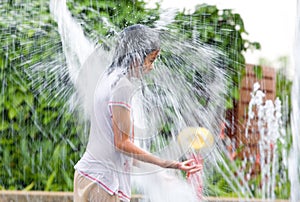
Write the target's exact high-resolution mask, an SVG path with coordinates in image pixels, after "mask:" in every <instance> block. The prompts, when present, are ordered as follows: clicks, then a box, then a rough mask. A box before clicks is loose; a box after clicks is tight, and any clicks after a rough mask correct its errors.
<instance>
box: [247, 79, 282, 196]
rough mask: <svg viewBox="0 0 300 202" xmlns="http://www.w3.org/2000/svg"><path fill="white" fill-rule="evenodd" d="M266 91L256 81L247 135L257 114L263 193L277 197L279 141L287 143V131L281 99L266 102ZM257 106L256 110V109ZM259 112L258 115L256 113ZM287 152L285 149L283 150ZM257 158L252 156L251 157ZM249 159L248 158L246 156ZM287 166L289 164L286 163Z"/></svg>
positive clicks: (250, 105) (249, 112)
mask: <svg viewBox="0 0 300 202" xmlns="http://www.w3.org/2000/svg"><path fill="white" fill-rule="evenodd" d="M264 97H265V93H263V92H262V91H261V90H260V85H259V83H255V84H254V87H253V92H252V93H251V100H250V103H249V111H248V121H247V128H246V137H247V136H248V131H249V127H250V126H251V121H252V120H254V119H255V118H256V116H257V119H258V121H257V128H258V131H259V142H258V145H259V154H260V157H259V158H260V170H261V173H260V175H261V181H262V187H261V195H262V198H263V199H272V200H274V199H275V185H276V179H275V178H276V174H277V173H278V172H279V160H278V158H279V157H278V153H279V151H278V148H277V145H278V141H282V144H286V143H285V138H284V137H285V131H284V128H283V126H282V121H281V117H282V114H281V101H280V100H279V99H278V98H277V99H276V100H275V102H274V103H273V102H272V101H271V100H266V101H265V102H264ZM254 108H256V111H255V110H254ZM256 114H257V115H256ZM283 152H285V151H283ZM251 158H255V157H254V156H250V157H249V159H251ZM246 160H247V158H246ZM285 166H287V165H285Z"/></svg>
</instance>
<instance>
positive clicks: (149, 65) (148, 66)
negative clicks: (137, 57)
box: [143, 50, 159, 74]
mask: <svg viewBox="0 0 300 202" xmlns="http://www.w3.org/2000/svg"><path fill="white" fill-rule="evenodd" d="M158 54H159V50H155V51H152V52H151V53H149V54H148V55H147V56H146V58H145V60H144V64H143V73H144V74H147V73H149V72H150V71H151V70H152V69H153V68H154V66H153V62H154V60H155V59H156V58H157V56H158Z"/></svg>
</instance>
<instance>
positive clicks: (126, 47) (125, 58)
mask: <svg viewBox="0 0 300 202" xmlns="http://www.w3.org/2000/svg"><path fill="white" fill-rule="evenodd" d="M159 49H160V40H159V33H158V31H157V30H155V29H152V28H149V27H147V26H145V25H141V24H136V25H132V26H129V27H127V28H125V29H124V30H123V31H122V32H121V33H120V34H119V36H118V40H117V43H116V47H115V51H114V56H113V62H112V64H111V65H110V67H109V72H112V71H113V69H115V68H124V71H125V72H127V71H128V68H129V67H130V65H131V64H132V63H133V62H136V63H138V64H143V63H144V60H145V57H146V56H147V55H148V54H150V53H151V52H153V51H155V50H159ZM125 72H124V73H125Z"/></svg>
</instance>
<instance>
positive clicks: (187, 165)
mask: <svg viewBox="0 0 300 202" xmlns="http://www.w3.org/2000/svg"><path fill="white" fill-rule="evenodd" d="M178 169H180V170H183V171H185V172H187V173H189V174H194V173H196V172H198V171H200V170H202V165H201V164H196V161H195V160H194V159H190V160H187V161H184V162H181V163H179V166H178Z"/></svg>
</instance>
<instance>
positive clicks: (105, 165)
mask: <svg viewBox="0 0 300 202" xmlns="http://www.w3.org/2000/svg"><path fill="white" fill-rule="evenodd" d="M119 75H120V74H118V72H112V73H111V74H110V75H108V76H107V75H104V76H103V78H102V79H101V81H100V82H99V83H98V85H97V87H96V89H95V95H94V102H93V103H94V106H93V112H94V113H93V115H92V117H91V127H90V134H89V141H88V145H87V148H86V151H85V153H84V155H83V156H82V158H81V159H80V160H79V161H78V163H77V164H76V165H75V167H74V168H75V169H76V170H77V171H78V173H80V174H81V175H83V176H85V177H87V178H88V179H90V180H92V181H94V182H96V183H98V184H99V186H101V187H102V188H103V189H104V190H106V191H107V192H108V193H109V194H112V195H113V194H116V195H118V196H119V198H120V199H121V200H123V201H130V197H131V186H130V170H131V165H132V158H130V157H128V156H126V155H125V154H123V153H120V152H119V151H117V150H116V149H115V146H114V134H113V131H112V114H111V107H112V106H116V105H118V106H122V107H125V108H126V109H128V110H131V97H132V93H133V85H132V84H131V82H130V81H129V80H128V79H127V78H126V77H125V76H119ZM130 134H131V133H130Z"/></svg>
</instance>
